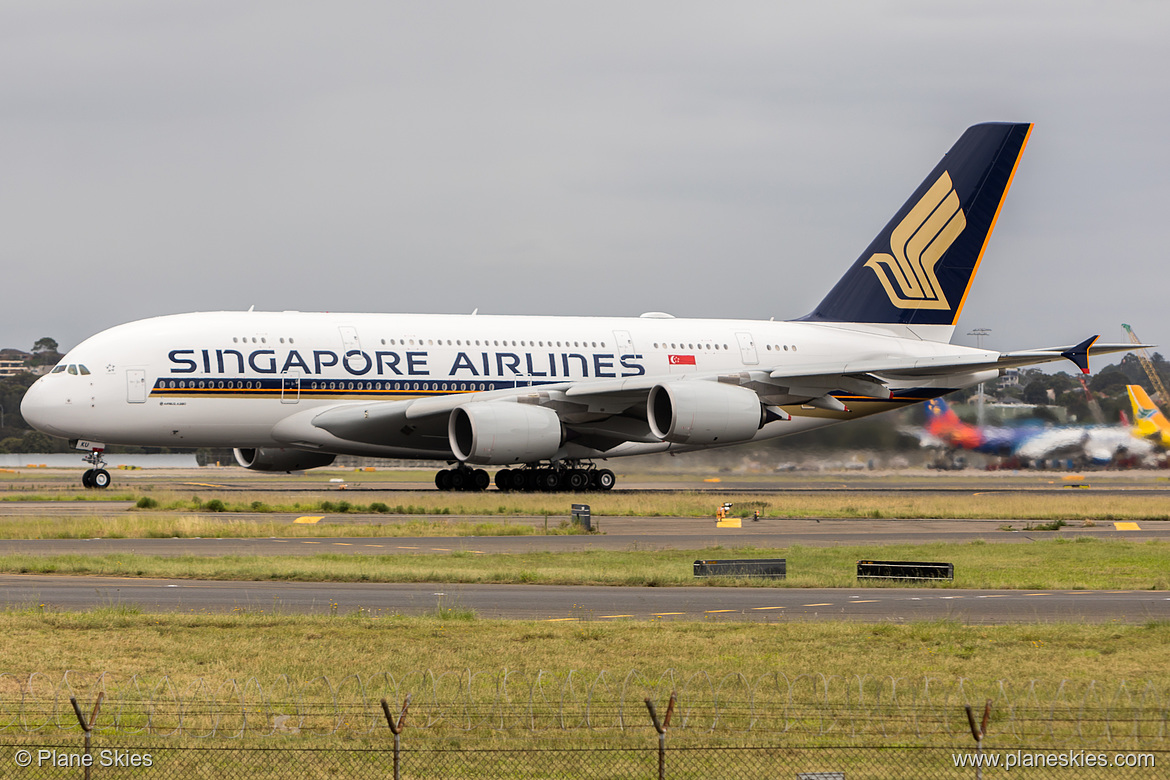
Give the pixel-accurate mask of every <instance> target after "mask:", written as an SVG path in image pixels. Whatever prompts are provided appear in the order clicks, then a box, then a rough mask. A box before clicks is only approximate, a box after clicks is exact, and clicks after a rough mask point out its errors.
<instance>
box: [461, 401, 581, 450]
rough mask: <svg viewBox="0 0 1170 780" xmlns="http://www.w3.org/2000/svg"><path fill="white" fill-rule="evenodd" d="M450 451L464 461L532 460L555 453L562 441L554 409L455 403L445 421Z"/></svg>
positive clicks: (527, 405)
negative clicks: (456, 404)
mask: <svg viewBox="0 0 1170 780" xmlns="http://www.w3.org/2000/svg"><path fill="white" fill-rule="evenodd" d="M447 434H448V437H449V439H450V443H451V451H452V452H453V453H455V457H456V458H458V459H459V460H461V461H465V462H468V463H478V464H481V465H505V464H510V463H532V462H534V461H538V460H545V459H547V458H551V457H553V456H554V455H556V453H557V450H559V449H560V447H561V444H562V443H563V442H564V433H563V432H562V430H561V421H560V418H559V417H557V413H556V412H554V411H552V410H551V409H545V408H544V407H542V406H533V405H531V404H517V403H472V404H466V405H464V406H459V407H456V408H455V410H454V411H452V412H451V417H450V420H449V421H448V424H447Z"/></svg>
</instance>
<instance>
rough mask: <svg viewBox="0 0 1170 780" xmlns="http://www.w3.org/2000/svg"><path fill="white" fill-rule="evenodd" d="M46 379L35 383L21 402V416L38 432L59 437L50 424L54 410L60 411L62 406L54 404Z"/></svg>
mask: <svg viewBox="0 0 1170 780" xmlns="http://www.w3.org/2000/svg"><path fill="white" fill-rule="evenodd" d="M45 384H46V383H45V379H44V377H42V378H40V379H38V380H37V381H35V382H33V385H32V387H30V388H29V389H28V390H27V391H25V394H24V398H23V399H21V401H20V416H21V417H23V418H24V421H25V422H26V423H28V424H29V425H31V426H32V427H34V428H36V429H37V430H38V431H42V432H43V433H48V434H52V435H59V434H58V433H57V431H55V430H54V429H53V426H52V425H51V424H50V420H52V418H53V412H54V410H56V411H58V412H59V411H60V404H58V403H53V399H52V397H51V396H52V393H51V392H50V391H49V390H48V389H47V388H46V386H45Z"/></svg>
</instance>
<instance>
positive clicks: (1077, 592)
mask: <svg viewBox="0 0 1170 780" xmlns="http://www.w3.org/2000/svg"><path fill="white" fill-rule="evenodd" d="M1092 592H1093V591H1091V590H1070V591H1069V592H1068V595H1070V596H1084V595H1087V594H1089V593H1092Z"/></svg>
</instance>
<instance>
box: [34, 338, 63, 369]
mask: <svg viewBox="0 0 1170 780" xmlns="http://www.w3.org/2000/svg"><path fill="white" fill-rule="evenodd" d="M60 359H61V353H60V352H58V351H57V341H56V339H51V338H49V337H48V336H45V337H44V338H43V339H37V343H36V344H33V356H32V358H31V359H30V360H29V361H28V362H29V363H31V364H32V365H34V366H51V365H54V364H56V363H57V361H59V360H60Z"/></svg>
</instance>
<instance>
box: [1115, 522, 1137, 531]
mask: <svg viewBox="0 0 1170 780" xmlns="http://www.w3.org/2000/svg"><path fill="white" fill-rule="evenodd" d="M1113 527H1114V528H1115V529H1117V530H1118V531H1140V530H1142V527H1141V526H1140V525H1138V524H1137V523H1134V522H1114V523H1113Z"/></svg>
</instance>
